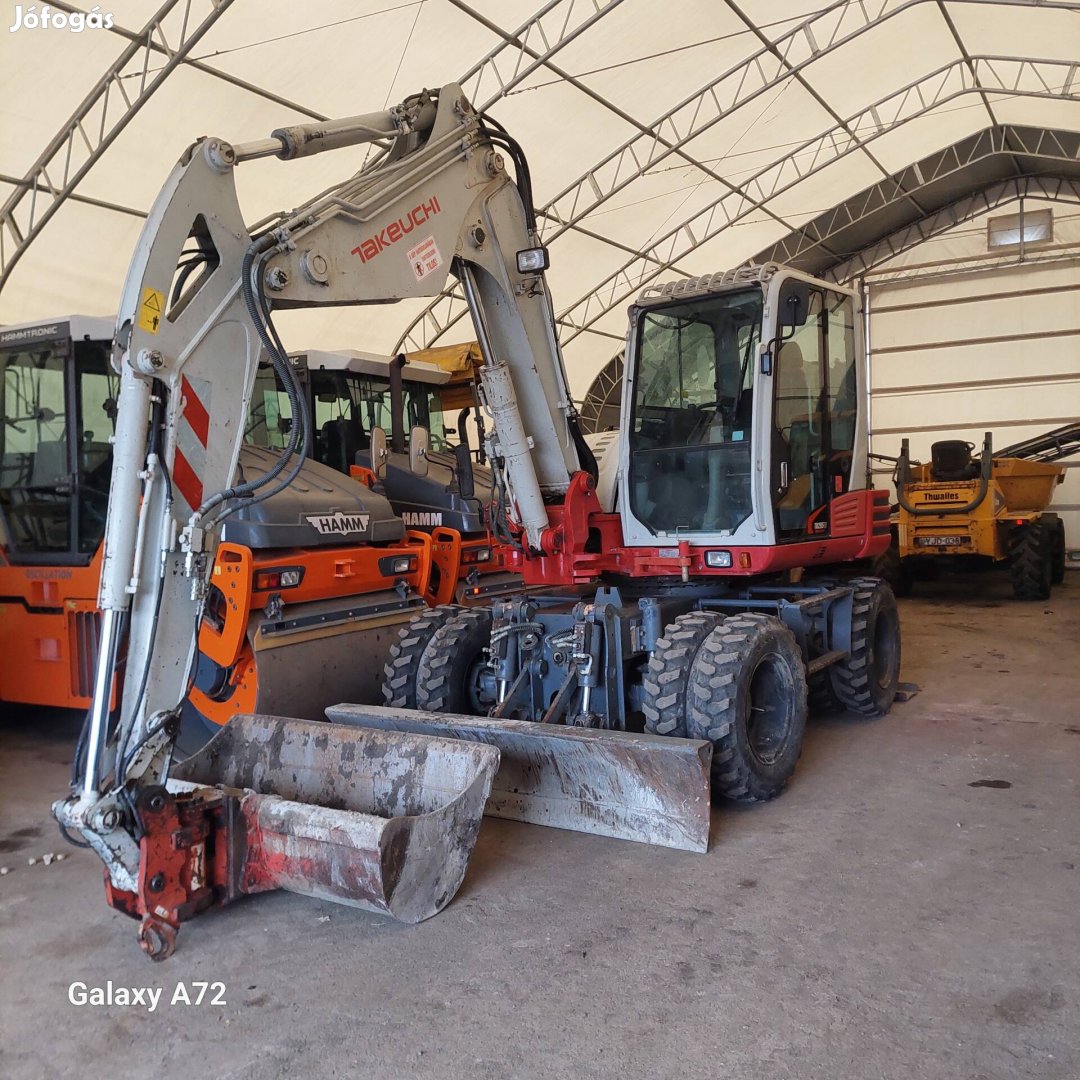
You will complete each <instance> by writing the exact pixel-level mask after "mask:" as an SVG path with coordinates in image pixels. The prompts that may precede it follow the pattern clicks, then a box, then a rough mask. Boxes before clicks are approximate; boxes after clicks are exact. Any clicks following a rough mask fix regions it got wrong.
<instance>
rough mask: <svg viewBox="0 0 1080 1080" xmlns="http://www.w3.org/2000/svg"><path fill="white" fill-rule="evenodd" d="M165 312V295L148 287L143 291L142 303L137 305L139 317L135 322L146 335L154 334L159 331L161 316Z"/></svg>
mask: <svg viewBox="0 0 1080 1080" xmlns="http://www.w3.org/2000/svg"><path fill="white" fill-rule="evenodd" d="M164 311H165V294H164V293H161V292H158V291H157V289H153V288H151V287H150V286H149V285H147V286H146V288H145V289H143V294H142V303H141V304H140V305H139V316H138V318H137V319H136V320H135V321H136V322H137V323H138V324H139V329H140V330H145V331H146V332H147V333H148V334H156V333H157V332H158V330H160V329H161V316H162V314H163V313H164Z"/></svg>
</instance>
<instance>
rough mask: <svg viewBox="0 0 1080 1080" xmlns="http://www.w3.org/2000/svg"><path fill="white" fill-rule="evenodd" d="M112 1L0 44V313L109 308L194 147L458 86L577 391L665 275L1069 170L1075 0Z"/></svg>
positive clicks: (272, 183)
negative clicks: (103, 18)
mask: <svg viewBox="0 0 1080 1080" xmlns="http://www.w3.org/2000/svg"><path fill="white" fill-rule="evenodd" d="M53 6H54V7H55V8H59V9H61V10H67V9H68V5H66V4H64V3H60V4H55V5H53ZM108 8H109V10H111V11H112V12H113V14H114V16H115V23H116V27H115V28H114V30H113V31H103V30H99V31H93V32H91V31H85V32H83V33H81V34H71V33H67V32H63V31H56V30H47V31H40V30H39V31H29V30H23V31H20V32H19V33H18V34H17V35H10V36H7V44H8V49H7V52H8V55H7V56H5V61H6V63H5V75H6V83H7V93H6V94H5V95H4V98H3V103H2V104H0V116H2V123H0V198H3V199H5V200H6V201H5V205H4V208H3V211H2V213H0V248H2V251H0V263H2V272H3V275H4V281H5V283H4V286H3V290H2V292H0V319H2V320H4V321H15V320H22V319H29V318H35V317H39V316H40V317H47V316H50V315H53V314H57V313H58V312H60V311H71V310H74V309H76V308H82V309H84V310H97V311H107V310H108V309H109V308H110V307H111V306H112V305H113V304H114V303H115V297H116V296H117V295H118V293H119V288H120V284H121V282H122V279H123V275H124V272H125V269H126V264H127V259H128V255H129V253H130V251H131V248H132V246H133V244H134V241H135V238H136V236H137V232H138V228H139V218H138V216H137V215H138V214H140V213H144V212H145V210H146V209H147V207H148V206H149V204H150V202H151V201H152V199H153V197H154V195H155V193H156V191H157V188H158V186H159V185H160V183H161V182H162V181H163V180H164V178H165V176H166V174H167V172H168V169H169V167H170V165H171V163H172V162H173V161H175V159H176V158H177V157H178V156H179V153H180V152H181V151H182V150H183V148H184V147H185V146H186V145H187V144H188V143H189V142H190V141H191V140H192V139H193V138H195V137H197V136H198V135H200V134H207V133H212V134H217V135H220V136H222V137H225V138H228V139H232V140H238V141H239V140H244V139H251V138H258V137H262V136H264V135H265V134H266V133H267V132H268V131H270V130H271V129H272V128H274V127H276V126H279V125H280V124H282V123H293V122H302V121H304V120H307V119H311V118H312V117H316V118H317V117H323V116H331V115H349V114H352V113H356V112H363V111H369V110H370V109H372V108H379V107H381V106H382V105H383V104H384V103H393V102H394V101H397V100H400V99H401V98H402V97H404V96H405V95H406V94H408V93H410V92H412V91H414V90H416V89H418V88H419V87H421V86H438V85H441V84H442V83H444V82H448V81H452V80H461V81H462V82H463V84H464V86H465V89H466V92H467V94H468V95H469V96H470V97H471V99H472V100H473V101H474V103H477V104H478V105H480V106H483V107H486V108H488V109H489V110H490V111H491V113H492V115H493V116H494V117H495V118H496V119H498V120H500V121H501V122H502V123H503V124H504V125H506V127H507V128H509V129H510V130H511V131H512V132H513V133H514V134H515V135H516V137H517V138H518V139H519V141H520V142H521V143H522V144H523V145H524V147H525V150H526V152H527V153H528V154H529V157H530V162H531V165H532V170H533V174H534V177H533V179H534V190H535V196H536V201H537V204H538V209H539V211H540V220H541V225H542V230H543V235H544V239H545V241H546V242H547V243H549V244H550V246H551V248H552V264H553V266H552V271H551V275H550V277H551V285H552V291H553V294H554V296H555V303H556V310H557V312H558V313H559V318H560V333H561V337H562V340H563V342H564V344H565V346H566V349H567V356H568V359H569V361H570V368H571V372H572V377H573V379H574V382H575V385H577V386H580V387H583V386H584V385H586V384H587V382H588V379H589V377H590V376H591V375H592V373H593V372H595V371H596V370H597V369H598V368H599V367H600V365H601V364H602V363H603V362H604V361H606V360H607V359H608V358H609V357H610V356H611V354H612V352H613V341H614V340H616V339H618V338H619V337H620V336H621V332H622V324H623V320H624V315H623V309H624V307H625V305H626V303H627V302H629V301H630V300H632V299H633V297H634V296H635V295H636V294H637V293H638V292H639V291H640V289H641V287H642V286H643V285H645V284H647V283H648V282H649V281H652V280H654V279H656V278H658V277H662V276H663V275H665V274H668V275H674V274H690V273H704V272H710V271H713V270H716V269H717V268H722V267H729V266H732V265H734V264H737V263H738V262H740V261H743V260H745V259H746V258H748V257H750V256H752V255H753V254H754V253H755V252H770V251H775V252H783V253H785V254H787V255H789V256H790V257H791V258H795V259H797V260H802V264H803V265H807V266H812V267H814V268H819V269H824V268H826V267H828V266H834V267H836V266H838V264H842V263H843V262H844V260H846V259H848V258H850V257H851V256H852V255H853V254H854V253H856V252H860V251H863V250H864V249H867V248H868V247H872V246H873V245H874V244H875V243H877V242H878V241H881V240H882V238H885V237H893V238H894V240H893V242H896V243H899V242H901V241H900V240H899V239H897V238H898V237H900V235H901V234H903V235H904V236H907V237H908V238H909V239H910V237H912V236H917V235H918V228H917V226H918V223H919V222H931V223H932V222H934V221H939V220H943V219H941V215H942V214H943V213H945V212H946V209H947V208H949V207H954V208H955V207H957V206H959V205H960V204H961V203H963V201H964V200H965V199H966V198H970V197H972V196H973V195H974V194H976V193H986V192H992V193H993V197H994V198H1001V197H1006V196H1008V195H1009V192H1010V191H1011V192H1012V193H1013V194H1012V197H1015V194H1016V192H1017V191H1018V190H1019V189H1018V187H1017V186H1016V183H1017V182H1018V181H1020V180H1023V181H1024V182H1025V183H1027V182H1028V179H1027V178H1031V177H1035V178H1040V182H1041V179H1042V178H1055V177H1056V178H1064V179H1073V178H1075V177H1076V169H1077V161H1078V148H1077V138H1076V136H1077V133H1080V74H1078V70H1077V65H1076V61H1075V57H1076V55H1077V44H1078V42H1080V2H1068V0H809V2H808V0H786V2H785V3H784V4H783V5H777V4H775V3H773V2H772V0H723V2H720V0H683V2H682V3H681V4H679V5H678V6H677V7H671V6H670V5H663V4H658V3H655V0H546V2H543V3H542V2H541V0H468V2H466V0H411V2H410V0H359V2H356V0H324V2H323V3H321V4H319V5H318V6H317V7H312V6H310V5H301V4H293V3H289V2H286V0H260V2H259V3H255V2H254V0H166V2H164V3H163V4H161V6H160V7H159V8H158V9H157V13H156V14H154V13H153V9H152V5H151V4H149V3H147V2H145V0H112V2H110V4H109V5H108ZM70 10H74V9H70ZM148 42H149V45H148V44H147V43H148ZM1040 133H1041V135H1042V137H1043V138H1044V139H1045V140H1048V141H1043V142H1040V141H1039V138H1040ZM362 161H363V154H362V153H358V152H355V151H345V152H342V153H340V154H328V155H324V156H322V157H317V158H312V159H308V160H305V161H301V162H295V163H289V164H287V165H282V164H280V163H278V162H253V163H250V164H249V165H245V166H243V168H242V169H241V170H240V172H239V174H238V187H239V188H240V194H241V201H242V205H243V206H244V207H245V211H246V212H247V213H248V215H249V218H250V219H252V220H254V219H256V218H258V217H261V216H262V215H263V214H265V213H267V212H269V211H271V210H276V209H281V208H282V207H285V206H289V205H294V204H295V203H296V202H298V201H300V200H301V199H302V198H304V197H305V196H306V195H308V194H310V193H311V192H312V191H314V190H318V189H321V188H322V187H324V186H326V185H327V184H328V183H330V182H332V181H334V180H335V179H338V178H340V177H341V176H342V175H347V174H348V172H350V171H353V170H355V169H356V168H357V167H358V166H359V165H360V164H361V163H362ZM1010 182H1011V183H1013V188H1012V189H1009V188H1008V184H1009V183H1010ZM1003 185H1004V186H1003ZM1003 193H1004V194H1003ZM928 227H930V226H928ZM913 228H914V229H915V230H916V231H915V233H912V232H911V230H912V229H913ZM905 230H906V232H905ZM854 266H855V264H851V266H849V267H848V268H847V269H846V270H844V271H843V272H848V271H849V270H851V269H852V268H853V267H854ZM463 314H464V309H463V305H462V302H461V298H460V296H458V295H456V294H455V293H454V292H453V291H452V290H451V291H450V292H448V293H447V295H445V296H442V297H439V298H436V299H435V300H434V301H433V302H432V303H430V304H400V305H394V306H391V307H386V308H378V309H364V310H363V311H353V310H347V309H346V310H341V311H335V312H332V313H327V312H320V313H319V318H318V320H313V319H310V318H300V317H297V318H293V317H292V316H291V315H290V317H289V318H287V319H286V318H283V320H282V324H283V330H284V332H285V333H286V336H287V340H288V343H289V344H290V345H296V346H298V347H301V346H302V347H318V346H330V347H335V346H342V345H353V346H356V347H365V348H369V349H382V350H384V351H385V350H389V349H391V348H393V347H394V346H395V345H396V344H397V343H398V342H399V341H402V342H404V343H405V344H406V345H407V346H408V347H415V348H419V347H426V346H430V345H434V344H446V343H449V342H452V341H455V340H462V339H464V338H466V337H467V336H469V321H468V319H467V318H463V317H462V316H463Z"/></svg>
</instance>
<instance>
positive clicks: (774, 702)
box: [746, 655, 795, 765]
mask: <svg viewBox="0 0 1080 1080" xmlns="http://www.w3.org/2000/svg"><path fill="white" fill-rule="evenodd" d="M749 691H750V692H749V697H750V715H749V716H748V717H747V720H746V741H747V743H748V745H749V747H750V751H751V753H753V755H754V757H756V758H757V759H758V761H760V762H761V763H762V764H763V765H773V764H775V763H776V760H777V758H779V757H780V755H781V754H782V753H783V750H784V747H785V746H786V744H787V739H788V733H789V732H790V730H791V709H792V698H793V696H794V692H795V690H794V683H793V682H792V679H791V675H790V673H789V672H788V669H787V665H786V664H785V663H784V662H783V660H782V659H781V658H780V657H779V656H776V655H770V656H765V657H763V658H762V659H761V660H759V661H758V664H757V666H756V667H755V668H754V670H753V673H752V674H751V676H750V686H749Z"/></svg>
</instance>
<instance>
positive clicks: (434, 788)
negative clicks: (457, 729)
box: [107, 716, 499, 959]
mask: <svg viewBox="0 0 1080 1080" xmlns="http://www.w3.org/2000/svg"><path fill="white" fill-rule="evenodd" d="M498 765H499V751H498V749H497V748H495V747H493V746H484V745H480V744H476V743H466V742H462V741H461V740H458V739H447V738H439V737H434V736H431V735H423V734H419V735H402V734H397V733H394V732H384V731H378V730H375V729H374V728H371V727H366V728H362V727H356V726H348V727H346V726H342V725H335V724H325V723H321V722H311V721H306V720H291V719H284V718H281V717H275V716H238V717H235V718H234V719H232V720H230V721H229V723H228V724H227V725H225V726H224V727H223V728H222V729H221V731H220V732H219V733H218V734H217V735H215V736H214V738H213V739H212V740H211V741H210V742H209V743H207V744H206V746H204V747H203V748H202V749H201V750H200V751H199V752H198V753H196V754H195V755H193V756H192V757H190V758H188V759H187V760H186V761H183V762H180V763H179V764H178V765H176V766H175V767H174V768H173V770H172V772H171V775H170V779H169V786H168V789H166V788H161V787H149V788H147V789H145V790H143V791H141V792H140V793H139V797H138V805H137V806H136V811H137V813H138V817H139V820H140V822H141V825H142V832H143V838H142V840H141V843H140V850H141V866H140V875H139V888H138V891H137V892H122V891H117V890H115V889H112V888H111V887H109V886H107V889H108V891H109V900H110V903H112V904H113V906H114V907H117V908H119V909H120V910H122V911H125V912H126V913H127V914H129V915H132V916H133V917H135V918H142V920H143V926H142V931H141V933H140V942H141V944H142V946H143V948H144V950H145V951H146V952H147V953H149V954H150V955H151V956H152V957H153V958H154V959H163V958H164V957H165V956H168V955H169V954H170V953H171V952H172V951H173V947H174V945H175V937H176V930H177V928H178V927H179V924H180V922H182V921H184V920H186V919H189V918H192V917H193V916H194V915H195V914H197V913H198V912H199V911H201V910H203V909H205V908H208V907H211V906H214V905H219V904H225V903H229V902H230V901H232V900H235V899H238V898H239V897H240V896H241V895H244V894H250V893H257V892H265V891H267V890H270V889H286V890H288V891H290V892H296V893H303V894H304V895H307V896H314V897H318V898H320V899H324V900H333V901H335V902H337V903H342V904H350V905H352V906H354V907H361V908H366V909H368V910H369V911H377V912H381V913H383V914H386V915H391V916H393V917H394V918H395V919H399V920H401V921H402V922H409V923H415V922H420V921H421V920H423V919H427V918H430V917H431V916H432V915H435V914H436V913H437V912H439V911H440V910H441V909H442V908H443V907H445V905H446V904H447V903H449V902H450V900H451V899H452V898H453V896H454V894H455V893H456V892H457V890H458V887H459V886H460V885H461V881H462V879H463V878H464V876H465V870H466V867H467V866H468V863H469V857H470V855H471V854H472V850H473V846H474V844H475V843H476V836H477V832H478V831H479V828H480V819H481V817H482V816H483V813H484V803H485V801H486V800H487V797H488V792H489V791H490V789H491V783H492V778H493V777H494V775H495V772H496V770H497V769H498Z"/></svg>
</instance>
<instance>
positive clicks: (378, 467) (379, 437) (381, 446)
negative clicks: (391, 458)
mask: <svg viewBox="0 0 1080 1080" xmlns="http://www.w3.org/2000/svg"><path fill="white" fill-rule="evenodd" d="M371 471H372V472H373V473H374V474H375V479H376V480H381V479H382V478H383V477H384V476H385V475H386V432H385V431H383V429H382V428H381V427H373V428H372V429H371Z"/></svg>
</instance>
